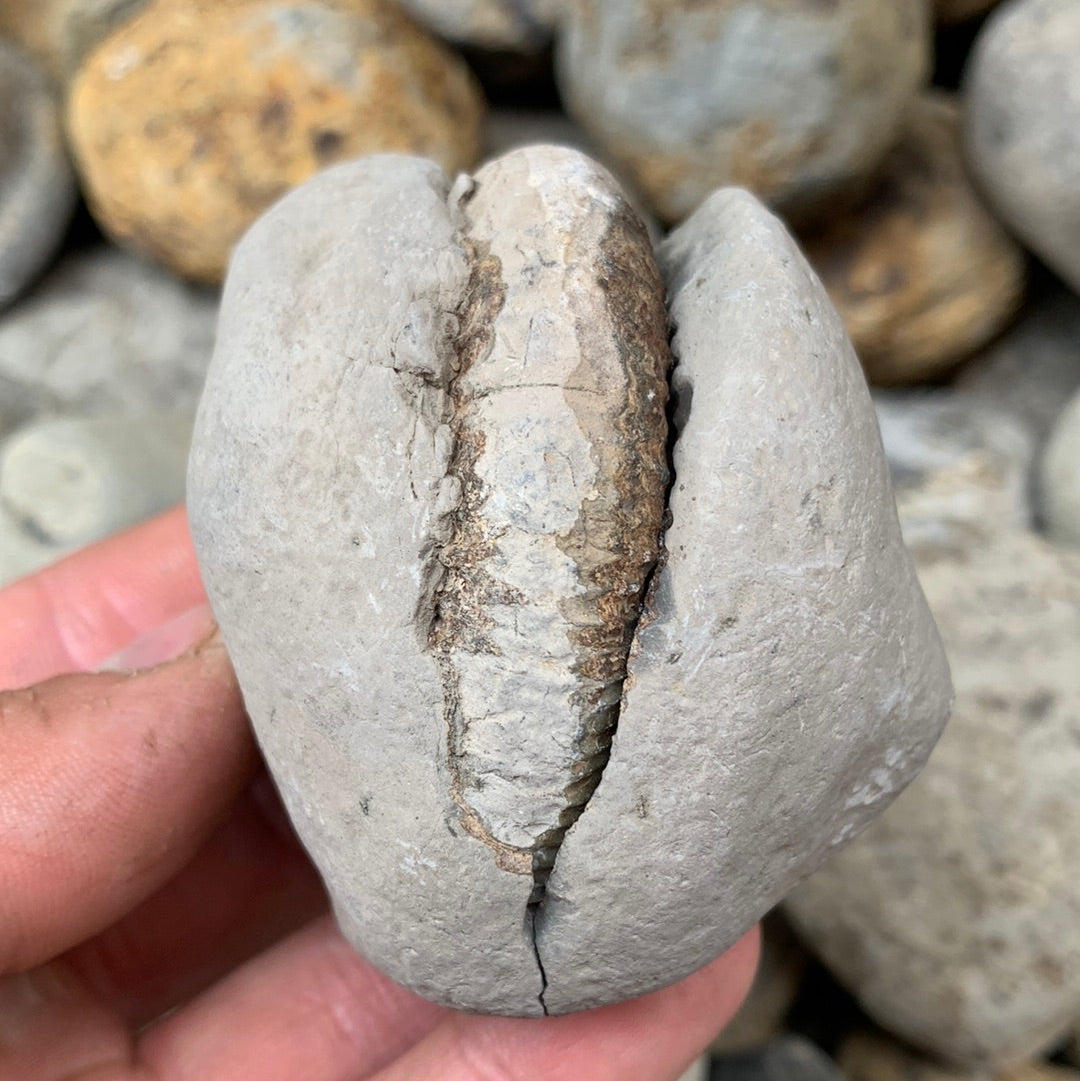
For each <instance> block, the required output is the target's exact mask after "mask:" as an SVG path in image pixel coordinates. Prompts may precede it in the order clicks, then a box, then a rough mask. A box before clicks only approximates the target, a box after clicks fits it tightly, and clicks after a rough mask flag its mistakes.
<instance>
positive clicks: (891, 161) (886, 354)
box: [803, 93, 1026, 385]
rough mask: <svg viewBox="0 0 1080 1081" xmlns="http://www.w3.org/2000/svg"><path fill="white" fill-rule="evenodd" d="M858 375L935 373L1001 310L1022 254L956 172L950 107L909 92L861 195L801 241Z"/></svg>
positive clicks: (946, 99)
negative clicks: (889, 143)
mask: <svg viewBox="0 0 1080 1081" xmlns="http://www.w3.org/2000/svg"><path fill="white" fill-rule="evenodd" d="M803 241H804V249H805V251H806V253H807V255H808V256H809V258H810V262H811V264H812V265H813V267H814V269H815V270H816V271H817V272H818V274H820V275H821V279H822V281H823V282H824V284H825V288H826V289H827V290H828V291H829V297H830V299H831V300H832V302H833V303H834V304H835V305H836V308H837V310H838V311H839V312H840V315H841V316H842V317H843V319H844V323H845V325H846V326H847V329H848V333H849V334H850V335H851V340H852V343H853V344H854V346H855V351H856V353H858V355H859V359H860V360H861V361H862V363H863V367H864V368H865V370H866V374H867V378H868V379H869V380H870V381H871V382H872V383H877V384H879V385H888V384H898V383H916V382H923V381H927V380H930V379H936V378H939V377H941V376H942V375H943V374H944V373H946V372H947V371H948V370H949V369H950V368H952V367H954V366H955V365H956V364H957V362H958V361H960V360H963V359H964V358H965V357H966V356H968V355H970V354H971V353H973V352H974V351H975V350H976V349H978V348H979V347H981V346H983V345H985V344H986V343H987V342H988V341H989V340H990V339H991V338H992V337H993V336H994V335H995V334H997V333H998V332H999V331H1000V330H1001V329H1002V328H1003V327H1004V326H1005V325H1006V324H1007V323H1008V321H1009V320H1010V319H1011V317H1012V315H1013V313H1014V312H1015V311H1016V309H1017V307H1018V305H1019V303H1020V299H1021V296H1022V295H1023V291H1024V279H1025V271H1026V265H1025V264H1026V258H1025V255H1024V253H1023V251H1022V250H1021V249H1020V248H1019V247H1018V246H1017V244H1016V243H1015V241H1013V240H1012V238H1011V237H1010V236H1009V235H1008V234H1007V233H1006V232H1005V230H1004V229H1003V228H1002V227H1001V226H1000V225H999V224H998V223H997V221H996V219H995V218H993V217H992V216H991V214H990V212H989V211H988V210H987V209H986V207H985V206H984V205H983V202H982V200H981V199H980V197H979V196H978V195H977V194H976V192H975V190H974V189H973V188H972V186H971V183H970V181H969V180H968V178H967V171H966V169H965V166H964V162H963V155H962V152H961V147H960V111H959V108H958V106H957V104H956V102H955V101H954V100H953V98H952V97H951V96H948V95H945V94H941V93H934V94H925V95H922V96H921V97H919V98H918V99H917V100H916V101H915V102H914V103H913V104H912V106H911V108H910V109H909V110H908V113H907V116H906V118H905V122H904V126H903V129H902V133H901V136H900V142H899V143H898V144H897V145H896V146H895V147H894V148H893V149H892V151H890V153H889V156H888V157H887V158H886V159H885V164H884V166H883V168H882V177H881V180H880V181H879V183H878V184H877V185H876V187H875V188H874V191H873V193H872V194H871V195H870V197H869V199H868V200H867V201H866V202H864V203H862V204H861V205H860V206H859V207H858V208H856V209H853V210H851V211H850V212H848V213H846V214H838V215H835V216H833V217H831V218H830V219H829V221H828V223H827V224H826V225H825V226H824V227H823V228H822V229H820V230H817V231H814V232H811V233H810V234H809V235H807V236H805V237H804V238H803Z"/></svg>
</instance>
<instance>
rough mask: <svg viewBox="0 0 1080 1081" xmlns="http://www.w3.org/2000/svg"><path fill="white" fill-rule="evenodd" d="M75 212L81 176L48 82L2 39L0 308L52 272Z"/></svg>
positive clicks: (27, 60) (25, 58) (0, 54)
mask: <svg viewBox="0 0 1080 1081" xmlns="http://www.w3.org/2000/svg"><path fill="white" fill-rule="evenodd" d="M74 207H75V178H74V174H73V173H72V171H71V165H70V164H69V162H68V158H67V152H66V151H65V149H64V136H63V131H62V128H61V122H60V110H59V106H58V104H57V102H56V99H55V97H54V95H53V90H52V87H51V85H50V83H49V80H48V78H47V77H46V75H45V74H44V72H42V71H41V70H40V69H39V68H38V67H37V65H36V64H35V63H34V62H33V61H32V60H31V59H30V58H29V57H28V56H26V55H25V54H24V53H23V52H22V51H21V50H20V49H19V48H18V47H17V46H15V45H13V44H12V43H11V42H8V41H4V40H2V39H0V308H3V307H5V306H6V305H8V304H10V303H11V301H12V300H14V298H15V297H16V296H18V295H19V293H21V292H22V291H23V290H24V289H25V288H26V287H27V285H29V284H30V282H31V281H33V279H34V278H35V277H37V275H38V274H39V273H40V272H41V271H42V270H43V269H44V267H45V265H46V264H47V263H48V261H49V260H50V259H51V258H52V257H53V254H54V253H55V251H56V249H57V247H59V244H60V241H61V239H62V238H63V236H64V231H65V230H66V229H67V226H68V222H69V221H70V220H71V214H72V211H73V210H74Z"/></svg>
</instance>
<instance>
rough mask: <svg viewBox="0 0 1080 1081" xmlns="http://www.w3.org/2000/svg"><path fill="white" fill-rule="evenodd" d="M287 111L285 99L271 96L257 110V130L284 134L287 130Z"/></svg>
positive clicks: (287, 105)
mask: <svg viewBox="0 0 1080 1081" xmlns="http://www.w3.org/2000/svg"><path fill="white" fill-rule="evenodd" d="M289 112H290V109H289V103H288V102H287V101H285V100H284V99H283V98H273V99H272V100H271V101H269V102H267V103H266V104H265V105H264V106H263V107H262V109H261V110H260V112H259V130H260V131H266V132H271V133H272V134H274V135H284V134H285V132H287V131H288V130H289Z"/></svg>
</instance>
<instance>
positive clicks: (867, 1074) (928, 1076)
mask: <svg viewBox="0 0 1080 1081" xmlns="http://www.w3.org/2000/svg"><path fill="white" fill-rule="evenodd" d="M836 1057H837V1061H838V1062H839V1064H840V1067H841V1069H842V1070H843V1071H844V1075H845V1076H846V1077H847V1078H848V1081H1080V1074H1077V1073H1075V1072H1074V1071H1072V1070H1066V1069H1062V1068H1060V1067H1056V1066H1051V1065H1049V1064H1047V1063H1045V1062H1022V1063H1016V1064H1014V1065H1011V1066H1003V1067H1001V1068H1000V1069H997V1070H994V1071H993V1072H992V1073H988V1072H987V1071H986V1070H965V1069H962V1068H959V1067H955V1068H954V1067H949V1066H943V1065H942V1064H941V1063H939V1062H935V1061H934V1060H932V1059H929V1058H926V1057H925V1056H923V1055H920V1054H919V1053H918V1052H917V1051H914V1050H912V1049H911V1048H908V1047H905V1046H904V1045H903V1044H900V1043H897V1042H896V1041H895V1040H890V1039H889V1038H888V1037H887V1036H884V1035H881V1034H879V1033H870V1032H859V1033H856V1034H855V1035H853V1036H850V1037H849V1038H848V1039H846V1040H845V1041H844V1042H843V1044H842V1045H841V1046H840V1050H839V1051H838V1052H837V1056H836Z"/></svg>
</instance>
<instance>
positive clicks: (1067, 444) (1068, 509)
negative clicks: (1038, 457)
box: [1039, 394, 1080, 547]
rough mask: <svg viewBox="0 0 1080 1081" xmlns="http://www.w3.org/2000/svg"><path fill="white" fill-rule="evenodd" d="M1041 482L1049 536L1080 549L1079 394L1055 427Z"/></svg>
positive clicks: (1040, 477) (1044, 456) (1047, 449)
mask: <svg viewBox="0 0 1080 1081" xmlns="http://www.w3.org/2000/svg"><path fill="white" fill-rule="evenodd" d="M1039 481H1040V483H1039V490H1040V492H1041V493H1042V504H1043V509H1044V513H1045V518H1046V530H1047V532H1048V533H1049V534H1050V536H1051V537H1052V538H1053V539H1054V540H1056V541H1059V542H1061V543H1062V544H1070V545H1075V546H1078V547H1080V394H1076V395H1074V396H1073V399H1072V401H1071V402H1069V404H1068V405H1067V406H1066V408H1065V411H1064V412H1063V413H1062V414H1061V416H1060V417H1059V418H1058V421H1057V424H1055V425H1054V430H1053V432H1052V434H1051V436H1050V441H1049V443H1047V445H1046V450H1045V452H1044V454H1043V457H1042V461H1041V462H1040V469H1039Z"/></svg>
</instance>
